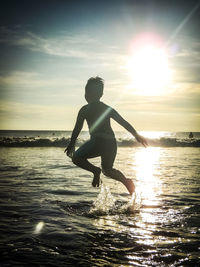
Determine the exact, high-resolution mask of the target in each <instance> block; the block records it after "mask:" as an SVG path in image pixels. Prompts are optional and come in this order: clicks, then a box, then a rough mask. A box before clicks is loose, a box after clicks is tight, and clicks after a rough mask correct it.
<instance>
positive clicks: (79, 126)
mask: <svg viewBox="0 0 200 267" xmlns="http://www.w3.org/2000/svg"><path fill="white" fill-rule="evenodd" d="M83 113H84V112H83V109H80V110H79V113H78V116H77V119H76V123H75V126H74V129H73V131H72V135H71V139H70V142H69V144H68V146H67V148H66V149H65V151H64V152H67V156H71V154H72V153H73V150H74V148H75V143H76V139H77V137H78V135H79V133H80V131H81V129H82V128H83V123H84V119H85V117H84V114H83Z"/></svg>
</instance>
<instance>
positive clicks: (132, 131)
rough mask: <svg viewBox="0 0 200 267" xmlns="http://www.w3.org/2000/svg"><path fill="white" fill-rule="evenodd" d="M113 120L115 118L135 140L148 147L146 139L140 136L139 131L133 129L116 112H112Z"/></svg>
mask: <svg viewBox="0 0 200 267" xmlns="http://www.w3.org/2000/svg"><path fill="white" fill-rule="evenodd" d="M111 118H113V119H114V120H115V121H116V122H118V123H119V124H120V125H121V126H122V127H124V128H125V129H126V130H127V131H129V132H130V133H131V134H132V135H133V136H134V137H135V139H136V140H137V141H138V142H139V143H141V144H142V145H143V146H144V147H147V146H148V143H147V141H146V139H145V138H144V137H143V136H141V135H139V134H138V133H137V131H136V130H135V129H134V128H133V126H132V125H131V124H130V123H128V122H127V121H126V120H125V119H124V118H123V117H122V116H121V115H120V114H119V113H118V112H117V111H116V110H114V109H113V110H112V114H111Z"/></svg>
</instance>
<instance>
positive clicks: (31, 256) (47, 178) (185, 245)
mask: <svg viewBox="0 0 200 267" xmlns="http://www.w3.org/2000/svg"><path fill="white" fill-rule="evenodd" d="M70 134H71V132H67V133H66V132H56V131H54V132H53V131H49V132H48V133H47V132H39V131H35V132H30V131H29V132H22V131H21V132H12V133H11V132H9V131H7V132H6V133H5V132H1V147H0V153H1V158H0V161H1V165H0V166H1V179H0V190H1V194H0V203H1V204H0V207H1V208H0V213H1V214H0V218H1V219H0V236H1V237H0V251H1V255H2V256H1V260H0V266H199V265H200V259H199V253H200V245H199V244H200V227H199V225H200V224H199V222H200V221H199V216H200V210H199V202H200V194H199V188H200V170H199V166H200V157H199V156H200V148H199V139H200V135H199V133H195V134H194V139H193V140H189V139H188V133H164V134H163V133H157V134H156V133H154V134H152V135H150V134H149V141H150V143H151V145H150V146H149V147H148V148H144V147H142V146H141V145H136V143H135V141H134V140H133V139H131V138H130V137H129V136H126V137H124V135H123V134H121V135H120V134H119V135H118V136H117V138H118V154H117V157H116V161H115V166H114V167H115V168H117V169H120V170H121V171H122V172H123V173H124V174H125V175H126V176H127V177H128V178H132V179H133V181H134V183H135V186H136V192H135V193H134V194H133V196H132V197H131V196H130V195H129V194H128V192H127V190H126V188H125V187H124V186H123V185H122V184H120V183H119V182H116V181H114V180H112V179H110V178H107V177H105V176H104V175H101V179H102V184H101V186H100V188H93V187H92V186H91V182H92V175H91V174H90V173H88V172H86V171H84V170H82V169H80V168H77V167H76V166H74V165H73V163H72V162H71V159H70V158H68V157H67V156H66V155H65V154H64V153H63V151H64V143H66V142H67V140H68V138H69V136H70ZM63 138H64V139H63ZM87 138H88V134H87V133H83V135H82V136H81V138H80V139H79V141H78V145H80V144H82V143H83V142H84V141H85V140H86V139H87ZM45 140H46V141H45ZM47 140H49V141H48V142H47ZM56 140H57V141H56ZM91 162H93V163H94V164H96V165H97V166H100V160H99V159H98V158H95V159H92V160H91Z"/></svg>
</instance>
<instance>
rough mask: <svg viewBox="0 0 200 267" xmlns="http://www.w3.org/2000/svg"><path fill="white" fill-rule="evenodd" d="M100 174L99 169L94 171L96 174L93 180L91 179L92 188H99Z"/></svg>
mask: <svg viewBox="0 0 200 267" xmlns="http://www.w3.org/2000/svg"><path fill="white" fill-rule="evenodd" d="M100 174H101V169H100V168H99V169H98V171H96V173H94V178H93V181H92V186H94V187H99V184H100Z"/></svg>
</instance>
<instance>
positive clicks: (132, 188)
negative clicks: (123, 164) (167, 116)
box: [124, 179, 135, 196]
mask: <svg viewBox="0 0 200 267" xmlns="http://www.w3.org/2000/svg"><path fill="white" fill-rule="evenodd" d="M124 185H125V186H126V188H127V189H128V191H129V193H130V195H131V196H132V194H133V193H134V192H135V185H134V183H133V181H132V180H131V179H126V181H125V182H124Z"/></svg>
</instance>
